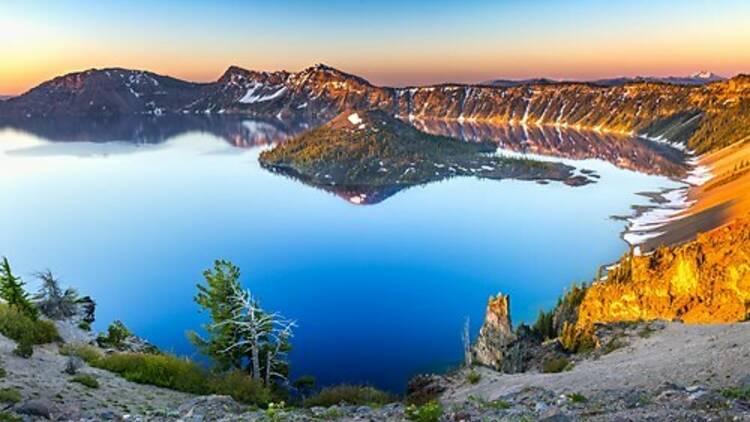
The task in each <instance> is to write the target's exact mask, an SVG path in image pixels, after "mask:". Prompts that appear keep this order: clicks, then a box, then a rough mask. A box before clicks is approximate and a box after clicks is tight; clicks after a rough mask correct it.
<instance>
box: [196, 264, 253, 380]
mask: <svg viewBox="0 0 750 422" xmlns="http://www.w3.org/2000/svg"><path fill="white" fill-rule="evenodd" d="M203 277H204V278H205V281H206V285H205V286H204V285H201V284H198V285H197V286H196V287H197V288H198V294H196V295H195V298H194V300H195V303H197V304H198V306H200V307H201V308H203V309H204V310H205V311H207V312H208V313H209V316H210V318H211V321H212V324H206V325H204V326H203V328H204V329H205V331H206V333H207V334H208V338H205V339H204V338H203V337H201V336H200V335H198V334H197V333H195V332H190V333H189V334H188V337H189V338H190V340H191V341H192V342H193V344H195V345H196V347H198V350H200V352H201V353H203V354H204V355H206V356H209V357H211V358H212V359H213V361H214V364H216V366H217V367H218V368H219V369H221V370H227V369H234V368H241V367H242V358H243V356H242V353H241V351H240V350H236V351H226V350H227V348H228V347H229V346H231V345H232V344H234V342H235V339H236V338H237V337H239V335H240V333H239V330H238V328H237V327H235V326H233V325H230V324H223V322H224V321H227V320H229V319H231V318H232V317H233V316H234V315H235V314H236V313H237V312H238V310H239V309H240V307H241V304H239V303H237V301H236V300H234V296H235V295H234V293H235V292H236V291H237V290H239V289H240V282H239V279H240V269H239V268H238V267H237V266H235V265H234V264H232V263H231V262H228V261H224V260H217V261H215V262H214V267H213V268H212V269H208V270H206V271H204V272H203Z"/></svg>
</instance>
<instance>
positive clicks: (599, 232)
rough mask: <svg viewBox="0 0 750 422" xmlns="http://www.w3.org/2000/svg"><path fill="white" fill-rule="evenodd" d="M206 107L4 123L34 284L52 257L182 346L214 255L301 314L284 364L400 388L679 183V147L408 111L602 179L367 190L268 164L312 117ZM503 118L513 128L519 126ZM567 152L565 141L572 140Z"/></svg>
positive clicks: (6, 238)
mask: <svg viewBox="0 0 750 422" xmlns="http://www.w3.org/2000/svg"><path fill="white" fill-rule="evenodd" d="M311 126H312V124H311V123H295V124H283V123H281V122H278V121H256V120H247V119H246V120H243V119H232V118H223V119H221V118H217V117H213V118H210V117H205V118H198V117H190V118H184V119H183V118H177V117H163V118H161V119H159V118H149V119H138V118H128V119H119V120H115V121H104V122H102V121H98V122H97V121H84V120H68V121H52V120H43V121H26V122H10V123H4V124H2V123H0V128H1V129H0V189H1V191H2V192H3V197H4V200H3V201H2V205H0V254H5V255H7V257H8V258H9V259H10V261H11V264H12V265H13V266H14V269H15V271H16V272H17V273H18V274H20V275H22V276H23V277H24V279H25V280H27V281H29V284H30V287H32V288H33V287H34V285H35V284H34V282H33V277H32V275H33V273H34V272H35V271H39V270H43V269H46V268H49V269H50V270H52V271H53V272H54V273H55V274H56V275H58V276H59V278H60V279H61V280H63V282H64V284H65V285H71V286H74V287H75V288H77V289H78V290H79V292H80V293H82V294H86V295H90V296H92V297H93V298H94V299H95V300H96V302H97V315H96V316H97V321H96V323H95V328H96V329H99V330H103V329H105V328H106V326H107V325H108V324H109V323H110V322H111V321H112V320H114V319H120V320H122V321H124V322H125V324H126V325H127V326H128V327H130V328H131V329H132V330H133V331H134V332H135V333H137V334H138V335H140V336H142V337H145V338H147V339H149V340H150V341H152V342H154V343H155V344H156V345H157V346H159V347H160V348H162V349H164V350H168V351H173V352H175V353H178V354H183V355H190V356H194V355H195V351H194V350H193V348H192V346H191V345H190V343H189V342H188V341H187V339H186V337H185V332H186V331H187V330H192V329H196V328H198V327H199V326H200V324H201V323H203V322H205V316H204V315H203V314H200V313H199V312H198V307H197V306H196V305H195V304H194V302H193V300H192V298H193V295H194V294H195V292H196V288H195V285H196V283H199V282H201V281H202V277H201V272H202V271H203V270H204V269H206V268H208V267H209V266H211V265H212V262H213V260H214V259H217V258H225V259H229V260H231V261H233V262H234V263H235V264H237V265H239V266H240V267H241V269H242V272H243V284H244V285H245V286H246V287H248V288H250V289H251V290H252V291H253V293H254V294H255V295H256V296H258V297H259V298H260V300H261V302H262V304H263V305H264V307H266V308H268V309H271V310H276V311H279V312H281V313H283V314H284V315H286V316H287V317H290V318H293V319H296V320H297V321H298V324H299V328H298V330H297V332H296V335H295V337H294V339H293V346H294V350H293V352H292V355H291V361H292V371H293V375H294V376H299V375H303V374H310V375H313V376H315V377H316V378H317V379H318V382H319V384H332V383H338V382H352V383H369V384H374V385H376V386H379V387H382V388H388V389H391V390H393V391H396V392H398V391H403V389H404V387H405V385H406V381H407V380H408V378H409V377H410V376H411V375H413V374H415V373H418V372H423V371H434V370H440V369H444V368H447V367H449V366H450V365H453V364H456V363H457V362H459V361H460V360H461V354H462V346H461V330H462V326H463V324H464V320H465V318H467V317H469V318H470V321H471V330H472V333H473V334H474V335H476V333H477V331H478V330H479V327H480V325H481V323H482V319H483V316H484V308H485V304H486V302H487V299H488V297H489V296H490V295H494V294H496V293H497V292H499V291H502V292H504V293H507V294H510V297H511V311H512V316H513V319H514V323H515V322H519V321H527V322H529V321H533V319H534V318H535V316H536V314H537V312H538V311H539V310H540V309H542V308H550V307H552V306H553V305H554V303H555V302H556V300H557V298H558V297H559V296H560V294H561V293H562V292H563V291H564V290H565V288H566V287H568V286H570V284H571V283H572V282H575V281H588V280H590V279H591V278H592V277H593V276H594V275H595V273H596V270H597V267H598V266H599V265H601V264H605V263H608V262H611V261H614V260H615V259H616V258H618V257H619V256H620V255H621V254H622V253H623V252H625V251H626V250H627V249H628V245H627V244H626V243H625V242H623V241H622V240H621V238H620V233H621V232H622V230H623V229H624V223H623V222H622V221H619V220H615V219H612V218H610V217H611V216H613V215H623V214H628V213H630V212H632V210H631V206H632V205H635V204H646V203H647V202H648V200H647V199H646V198H645V197H643V196H640V195H638V194H637V193H639V192H644V191H657V190H660V189H661V188H670V187H675V186H677V185H678V183H676V182H674V181H673V180H671V179H670V178H669V177H668V176H675V175H677V174H678V173H680V172H681V171H682V167H681V166H682V164H681V158H682V157H681V156H680V155H679V154H678V153H677V152H676V150H672V149H671V148H668V147H666V146H663V145H657V144H654V143H651V142H649V141H643V140H635V139H631V138H628V137H625V136H622V135H605V134H597V133H582V132H576V131H572V130H562V131H561V130H560V128H556V129H554V130H551V129H550V130H547V129H534V130H532V131H529V130H521V131H520V132H519V130H518V129H517V128H509V127H499V128H494V129H493V128H490V129H487V128H470V127H468V126H467V125H463V124H462V125H460V126H461V127H459V128H456V127H455V125H453V126H451V125H432V126H430V125H427V124H425V125H419V124H418V125H417V127H420V128H421V129H423V130H427V131H431V132H437V133H444V134H451V135H453V136H455V137H457V138H461V139H463V140H465V141H471V140H474V139H479V138H483V139H484V138H491V139H495V140H496V141H497V142H498V143H499V145H500V146H501V147H502V148H503V149H505V150H508V152H509V153H513V154H525V153H534V154H545V155H558V156H559V157H560V158H557V159H558V160H562V161H564V162H565V163H568V164H571V165H573V166H575V167H577V168H579V169H588V170H593V171H594V172H595V173H596V174H598V175H599V176H600V179H599V180H598V182H597V183H594V184H589V185H586V186H580V187H570V186H566V185H564V184H562V183H550V184H538V183H534V182H524V181H513V180H504V181H494V180H478V179H473V178H456V179H451V180H448V181H443V182H439V183H433V184H429V185H425V186H419V187H414V188H410V189H406V190H403V191H400V192H398V193H395V194H394V195H392V196H390V197H387V198H385V199H384V200H382V202H379V203H377V204H373V205H355V204H352V203H350V202H348V201H346V200H343V199H342V198H341V197H340V196H337V195H335V194H332V193H330V192H326V191H322V190H318V189H315V188H312V187H309V186H306V185H304V184H301V183H299V182H297V181H295V180H294V179H291V178H288V177H283V176H280V175H277V174H273V173H270V172H268V171H266V170H264V169H262V168H261V167H260V166H259V164H258V155H259V154H260V152H261V151H262V150H263V149H264V148H268V147H269V145H270V144H272V143H274V142H281V141H283V140H284V139H285V138H287V137H288V136H290V135H292V134H295V133H299V132H300V131H302V130H304V129H306V128H307V127H311ZM514 134H515V135H514ZM574 152H575V153H574Z"/></svg>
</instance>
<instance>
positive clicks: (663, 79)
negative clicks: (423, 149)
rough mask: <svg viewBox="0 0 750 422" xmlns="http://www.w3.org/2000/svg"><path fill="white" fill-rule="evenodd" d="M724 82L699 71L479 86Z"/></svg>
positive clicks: (506, 81) (493, 82)
mask: <svg viewBox="0 0 750 422" xmlns="http://www.w3.org/2000/svg"><path fill="white" fill-rule="evenodd" d="M724 80H726V78H725V77H723V76H720V75H717V74H715V73H712V72H707V71H701V72H697V73H694V74H692V75H689V76H635V77H625V76H623V77H620V78H607V79H595V80H590V81H565V80H555V79H548V78H535V79H519V80H512V79H495V80H489V81H484V82H481V83H480V85H489V86H496V87H500V88H510V87H516V86H522V85H551V84H564V83H575V82H580V83H589V84H594V85H599V86H620V85H625V84H629V83H638V82H653V83H665V84H673V85H703V84H707V83H711V82H719V81H724Z"/></svg>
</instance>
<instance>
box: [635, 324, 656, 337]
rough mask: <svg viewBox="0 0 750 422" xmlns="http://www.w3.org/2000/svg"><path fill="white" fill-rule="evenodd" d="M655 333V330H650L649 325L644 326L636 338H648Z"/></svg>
mask: <svg viewBox="0 0 750 422" xmlns="http://www.w3.org/2000/svg"><path fill="white" fill-rule="evenodd" d="M655 332H656V330H654V329H653V328H651V326H650V325H646V326H644V327H643V328H641V329H640V330H639V331H638V337H640V338H649V337H651V335H652V334H654V333H655Z"/></svg>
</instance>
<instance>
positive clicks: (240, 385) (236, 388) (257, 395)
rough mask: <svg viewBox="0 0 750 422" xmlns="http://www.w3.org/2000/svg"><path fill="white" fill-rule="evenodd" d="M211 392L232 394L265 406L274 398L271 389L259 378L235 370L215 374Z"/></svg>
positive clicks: (239, 399) (244, 401)
mask: <svg viewBox="0 0 750 422" xmlns="http://www.w3.org/2000/svg"><path fill="white" fill-rule="evenodd" d="M209 388H210V391H211V393H214V394H222V395H227V396H232V398H233V399H235V400H237V401H238V402H242V403H250V404H254V405H256V406H261V407H265V406H267V405H268V404H269V403H271V401H272V400H273V397H272V394H271V391H270V390H269V389H268V388H266V387H264V386H263V383H262V382H261V381H259V380H254V379H252V377H250V375H248V374H247V373H245V372H242V371H239V370H235V371H231V372H229V373H228V374H226V375H221V376H218V375H217V376H214V378H213V379H212V381H211V385H210V386H209Z"/></svg>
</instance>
